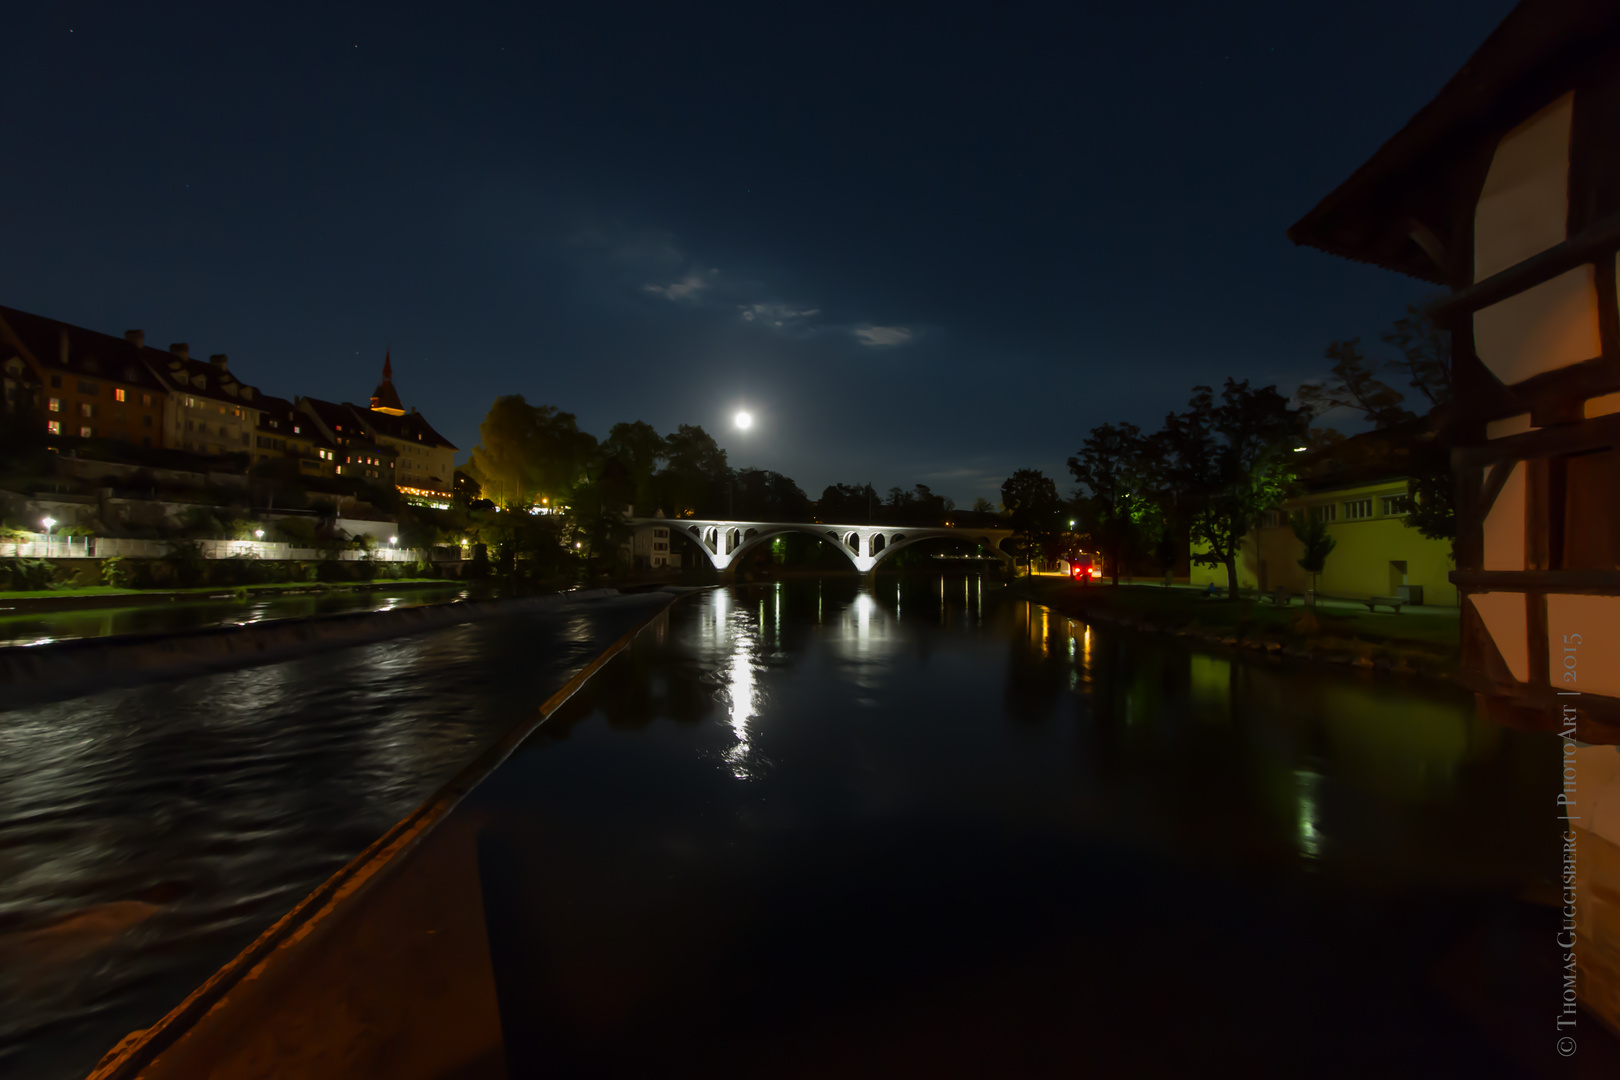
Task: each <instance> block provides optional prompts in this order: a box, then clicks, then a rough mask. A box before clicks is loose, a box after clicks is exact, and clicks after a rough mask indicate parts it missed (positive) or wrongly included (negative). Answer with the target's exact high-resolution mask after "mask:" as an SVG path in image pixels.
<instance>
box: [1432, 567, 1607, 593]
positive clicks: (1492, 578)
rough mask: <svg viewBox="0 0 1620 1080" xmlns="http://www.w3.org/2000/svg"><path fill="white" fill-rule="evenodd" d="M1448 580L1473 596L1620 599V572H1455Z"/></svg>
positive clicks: (1452, 572)
mask: <svg viewBox="0 0 1620 1080" xmlns="http://www.w3.org/2000/svg"><path fill="white" fill-rule="evenodd" d="M1447 576H1448V577H1449V578H1450V579H1451V583H1452V584H1453V585H1455V586H1457V588H1459V589H1467V590H1468V591H1469V592H1543V593H1582V594H1594V595H1602V594H1605V593H1613V594H1616V595H1620V570H1453V571H1451V573H1450V574H1449V575H1447Z"/></svg>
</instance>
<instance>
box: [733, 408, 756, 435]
mask: <svg viewBox="0 0 1620 1080" xmlns="http://www.w3.org/2000/svg"><path fill="white" fill-rule="evenodd" d="M732 423H734V424H736V425H737V430H739V431H747V430H748V429H749V428H751V427H753V426H754V414H753V413H751V412H749V411H748V410H746V409H744V410H742V411H741V412H739V413H738V414H737V415H736V416H734V417H732Z"/></svg>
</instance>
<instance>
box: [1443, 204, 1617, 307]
mask: <svg viewBox="0 0 1620 1080" xmlns="http://www.w3.org/2000/svg"><path fill="white" fill-rule="evenodd" d="M1616 251H1620V217H1611V218H1608V219H1606V220H1604V221H1601V222H1599V223H1597V224H1595V225H1593V226H1592V227H1591V228H1590V229H1587V230H1586V231H1585V232H1583V233H1581V234H1580V235H1579V236H1572V237H1570V238H1569V239H1568V240H1565V241H1564V242H1563V243H1562V244H1554V245H1553V246H1552V247H1550V248H1548V249H1547V250H1546V251H1543V252H1541V253H1540V254H1539V255H1532V256H1530V257H1529V258H1528V259H1525V260H1524V261H1523V262H1518V263H1514V264H1513V265H1512V266H1510V267H1508V268H1507V269H1506V270H1502V271H1500V272H1498V273H1495V274H1492V275H1491V276H1490V277H1488V278H1486V279H1485V280H1484V281H1476V282H1475V283H1474V284H1472V285H1470V286H1468V287H1467V288H1466V289H1461V290H1459V291H1457V292H1455V293H1453V294H1452V295H1451V296H1448V297H1446V298H1445V299H1444V300H1440V301H1438V302H1436V303H1434V304H1431V305H1429V309H1428V311H1429V318H1431V319H1433V320H1434V321H1435V322H1436V323H1439V324H1440V325H1442V326H1444V325H1449V324H1450V323H1451V322H1453V321H1454V320H1456V319H1460V318H1463V317H1465V316H1468V315H1472V314H1473V313H1474V312H1476V311H1478V310H1480V309H1481V308H1488V307H1490V306H1491V305H1492V304H1498V303H1501V302H1502V301H1503V300H1506V299H1508V298H1509V297H1512V296H1517V295H1518V294H1519V293H1522V292H1524V291H1526V290H1528V289H1533V288H1535V287H1536V286H1537V285H1542V284H1545V283H1546V282H1549V281H1551V280H1552V279H1553V278H1555V277H1557V276H1558V275H1559V274H1564V273H1568V272H1569V271H1571V270H1573V269H1575V268H1576V267H1578V266H1584V265H1585V264H1587V263H1590V262H1595V261H1597V260H1598V259H1600V258H1603V257H1612V256H1613V255H1614V253H1615V252H1616Z"/></svg>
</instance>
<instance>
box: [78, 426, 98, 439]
mask: <svg viewBox="0 0 1620 1080" xmlns="http://www.w3.org/2000/svg"><path fill="white" fill-rule="evenodd" d="M94 434H95V432H94V431H92V430H91V429H89V428H87V427H82V428H80V429H79V438H81V439H88V438H90V436H92V435H94Z"/></svg>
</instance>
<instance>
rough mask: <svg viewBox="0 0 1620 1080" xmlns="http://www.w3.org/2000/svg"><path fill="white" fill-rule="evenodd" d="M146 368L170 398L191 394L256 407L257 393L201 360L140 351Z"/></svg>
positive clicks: (257, 405)
mask: <svg viewBox="0 0 1620 1080" xmlns="http://www.w3.org/2000/svg"><path fill="white" fill-rule="evenodd" d="M141 352H142V354H143V355H144V357H145V359H146V364H147V367H149V368H151V369H152V371H153V373H155V374H156V375H157V376H158V378H160V379H162V380H163V382H164V384H165V385H166V386H167V388H168V390H169V392H170V393H171V394H191V395H193V396H196V397H205V398H211V399H213V400H215V401H223V402H226V403H228V404H231V405H245V406H247V407H248V408H250V409H257V408H259V407H260V405H259V400H260V398H261V397H263V395H261V394H260V393H259V392H258V390H256V389H254V388H253V387H251V386H248V385H247V384H246V383H242V382H239V381H238V380H237V378H236V376H234V375H232V374H231V373H230V372H229V371H228V370H226V369H225V368H224V367H216V366H214V365H213V364H211V363H207V362H205V361H202V360H192V359H189V358H185V357H180V356H176V355H174V354H173V353H166V352H159V351H158V350H157V349H142V350H141Z"/></svg>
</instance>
